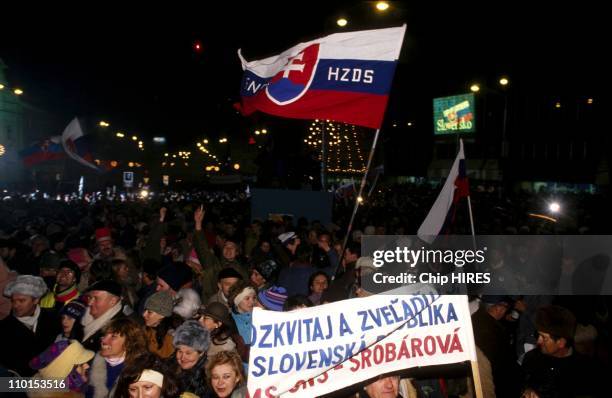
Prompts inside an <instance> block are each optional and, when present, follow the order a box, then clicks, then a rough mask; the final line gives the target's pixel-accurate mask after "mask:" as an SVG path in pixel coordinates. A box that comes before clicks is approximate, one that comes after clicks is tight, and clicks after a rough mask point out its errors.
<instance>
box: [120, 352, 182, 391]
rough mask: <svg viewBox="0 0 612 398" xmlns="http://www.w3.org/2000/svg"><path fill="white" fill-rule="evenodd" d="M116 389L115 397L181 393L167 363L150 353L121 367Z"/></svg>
mask: <svg viewBox="0 0 612 398" xmlns="http://www.w3.org/2000/svg"><path fill="white" fill-rule="evenodd" d="M116 391H117V392H116V394H115V398H170V397H177V396H179V395H180V393H181V391H180V390H179V387H178V381H177V379H176V376H175V375H174V373H173V372H172V371H171V370H170V369H169V367H168V365H166V364H165V363H164V362H163V361H162V360H161V359H160V358H159V357H158V356H157V355H154V354H150V353H146V354H143V355H142V356H141V357H139V358H138V360H137V361H135V362H134V363H133V364H131V365H129V366H126V367H125V368H124V369H123V372H121V376H120V377H119V381H118V382H117V390H116Z"/></svg>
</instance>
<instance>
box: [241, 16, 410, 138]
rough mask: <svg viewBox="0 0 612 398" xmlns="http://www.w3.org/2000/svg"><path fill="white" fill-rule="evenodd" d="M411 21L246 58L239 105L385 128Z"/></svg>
mask: <svg viewBox="0 0 612 398" xmlns="http://www.w3.org/2000/svg"><path fill="white" fill-rule="evenodd" d="M405 31H406V25H403V26H401V27H399V28H387V29H376V30H365V31H358V32H347V33H336V34H333V35H330V36H326V37H323V38H320V39H316V40H313V41H309V42H306V43H300V44H298V45H296V46H294V47H291V48H290V49H288V50H286V51H284V52H283V53H281V54H280V55H275V56H272V57H269V58H265V59H261V60H257V61H250V62H248V61H247V60H245V59H244V57H243V56H242V53H241V51H240V50H238V56H239V57H240V60H241V62H242V68H243V69H244V76H243V78H242V85H241V96H242V104H241V106H240V110H241V112H242V113H243V114H244V115H249V114H251V113H253V112H255V111H261V112H265V113H269V114H272V115H276V116H282V117H288V118H296V119H329V120H334V121H338V122H344V123H349V124H355V125H360V126H365V127H370V128H380V126H381V124H382V120H383V116H384V113H385V109H386V107H387V100H388V97H389V90H390V89H391V83H392V81H393V74H394V72H395V66H396V64H397V60H398V58H399V54H400V50H401V47H402V42H403V39H404V33H405Z"/></svg>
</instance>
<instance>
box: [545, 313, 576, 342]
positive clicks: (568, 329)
mask: <svg viewBox="0 0 612 398" xmlns="http://www.w3.org/2000/svg"><path fill="white" fill-rule="evenodd" d="M535 324H536V329H537V330H538V332H544V333H548V334H550V335H552V336H555V337H563V338H564V339H565V340H568V341H573V339H574V334H575V332H576V317H575V316H574V314H572V312H571V311H570V310H568V309H567V308H563V307H560V306H558V305H547V306H544V307H541V308H539V309H538V311H537V312H536V319H535Z"/></svg>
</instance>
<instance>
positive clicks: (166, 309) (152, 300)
mask: <svg viewBox="0 0 612 398" xmlns="http://www.w3.org/2000/svg"><path fill="white" fill-rule="evenodd" d="M173 307H174V303H173V300H172V296H170V293H168V292H166V291H161V292H155V293H153V294H152V295H150V296H149V298H148V299H147V301H145V305H144V309H145V310H149V311H153V312H157V313H158V314H159V315H161V316H163V317H169V316H170V315H172V308H173Z"/></svg>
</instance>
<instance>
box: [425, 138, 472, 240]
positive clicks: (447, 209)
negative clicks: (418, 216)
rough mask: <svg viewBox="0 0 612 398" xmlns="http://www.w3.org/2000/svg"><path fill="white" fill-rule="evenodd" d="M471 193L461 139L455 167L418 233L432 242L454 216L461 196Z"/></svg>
mask: <svg viewBox="0 0 612 398" xmlns="http://www.w3.org/2000/svg"><path fill="white" fill-rule="evenodd" d="M469 194H470V185H469V182H468V179H467V175H466V173H465V154H464V152H463V140H459V153H458V154H457V157H456V158H455V162H454V163H453V167H452V168H451V170H450V173H449V174H448V177H447V178H446V182H445V183H444V186H443V187H442V191H440V194H439V195H438V198H437V199H436V201H435V202H434V204H433V206H432V208H431V210H429V214H427V217H425V221H423V224H421V226H420V227H419V230H418V232H417V235H418V237H419V238H420V239H422V240H424V241H425V242H427V243H432V242H433V241H434V240H435V239H436V237H437V236H438V234H439V233H440V231H442V228H443V227H444V225H447V224H449V223H450V222H451V221H452V219H453V218H454V215H455V211H456V209H457V203H458V202H459V200H461V198H467V197H468V196H469Z"/></svg>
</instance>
